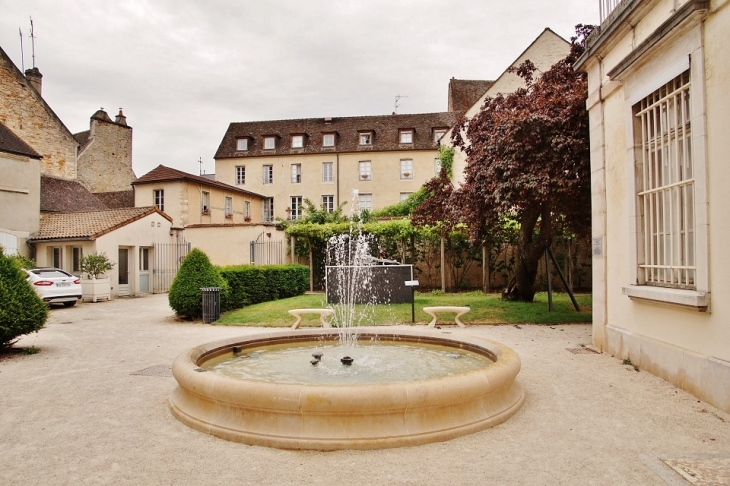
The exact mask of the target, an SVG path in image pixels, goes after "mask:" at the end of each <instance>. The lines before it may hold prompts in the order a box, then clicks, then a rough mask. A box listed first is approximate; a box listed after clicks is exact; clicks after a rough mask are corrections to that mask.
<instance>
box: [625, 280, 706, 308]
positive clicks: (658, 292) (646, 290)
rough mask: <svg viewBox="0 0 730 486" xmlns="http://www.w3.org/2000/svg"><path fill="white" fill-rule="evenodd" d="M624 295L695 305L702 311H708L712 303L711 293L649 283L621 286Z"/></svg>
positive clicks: (689, 305)
mask: <svg viewBox="0 0 730 486" xmlns="http://www.w3.org/2000/svg"><path fill="white" fill-rule="evenodd" d="M621 290H622V292H623V294H624V295H626V296H628V297H630V298H631V299H639V300H651V301H655V302H664V303H667V304H675V305H681V306H685V307H694V308H696V309H697V310H699V311H700V312H705V311H707V308H708V307H709V305H710V293H709V292H699V291H696V290H683V289H669V288H665V287H652V286H649V285H629V286H627V287H622V288H621Z"/></svg>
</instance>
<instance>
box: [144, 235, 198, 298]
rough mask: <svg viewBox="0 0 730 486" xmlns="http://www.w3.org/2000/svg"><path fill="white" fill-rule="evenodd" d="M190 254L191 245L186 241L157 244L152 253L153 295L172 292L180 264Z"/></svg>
mask: <svg viewBox="0 0 730 486" xmlns="http://www.w3.org/2000/svg"><path fill="white" fill-rule="evenodd" d="M189 252H190V243H188V242H186V241H185V240H184V239H182V240H181V241H179V242H177V243H155V244H154V250H153V252H152V293H154V294H160V293H163V292H167V291H168V290H170V285H171V284H172V281H173V279H174V278H175V275H177V271H178V270H180V264H181V263H182V261H183V260H184V259H185V257H186V256H187V255H188V253H189Z"/></svg>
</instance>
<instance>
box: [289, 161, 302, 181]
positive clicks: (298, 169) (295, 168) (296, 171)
mask: <svg viewBox="0 0 730 486" xmlns="http://www.w3.org/2000/svg"><path fill="white" fill-rule="evenodd" d="M291 182H292V184H299V183H300V182H302V164H292V165H291Z"/></svg>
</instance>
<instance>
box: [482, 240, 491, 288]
mask: <svg viewBox="0 0 730 486" xmlns="http://www.w3.org/2000/svg"><path fill="white" fill-rule="evenodd" d="M491 279H492V275H491V272H490V271H489V246H488V245H487V243H483V244H482V292H484V293H485V294H488V293H489V284H490V282H491Z"/></svg>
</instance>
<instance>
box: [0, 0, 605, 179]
mask: <svg viewBox="0 0 730 486" xmlns="http://www.w3.org/2000/svg"><path fill="white" fill-rule="evenodd" d="M0 12H2V15H1V16H0V46H2V48H3V49H4V50H5V52H6V53H7V54H8V55H9V56H10V58H11V59H13V61H14V62H15V63H16V65H17V66H18V67H19V68H20V67H21V50H20V36H19V33H18V28H20V29H21V30H22V32H23V45H24V51H25V56H24V57H25V67H26V69H27V68H30V67H32V65H33V61H32V58H31V43H30V39H29V37H28V35H29V33H30V22H29V18H30V17H32V18H33V24H34V29H35V37H36V40H35V65H36V66H37V67H38V68H39V69H40V71H41V73H42V74H43V96H44V98H45V99H46V101H47V102H48V103H49V105H50V106H51V108H52V109H53V110H54V111H55V112H56V114H58V116H59V117H60V118H61V119H62V120H63V121H64V123H65V124H66V126H67V127H68V128H69V130H71V131H72V132H73V133H76V132H80V131H83V130H88V129H89V117H90V116H91V115H92V114H93V113H94V112H95V111H96V110H98V109H99V108H100V107H103V108H104V109H105V110H106V111H107V112H108V113H109V115H110V116H111V117H112V118H114V115H115V114H116V113H117V110H118V109H119V108H120V107H122V108H123V109H124V114H125V115H126V116H127V123H128V124H129V125H130V126H132V127H134V148H133V159H134V160H133V165H134V170H135V173H136V174H137V176H141V175H143V174H145V173H147V172H148V171H150V170H151V169H153V168H154V167H156V166H157V165H158V164H164V165H167V166H170V167H175V168H177V169H180V170H184V171H188V172H192V173H196V174H197V173H198V171H199V167H200V166H199V164H198V159H199V158H202V160H203V163H204V164H203V169H204V170H205V171H206V172H207V173H212V172H214V170H215V164H214V161H213V155H214V154H215V151H216V149H217V148H218V144H219V143H220V141H221V139H222V138H223V134H224V133H225V130H226V128H227V127H228V124H229V123H230V122H242V121H253V120H273V119H286V118H312V117H324V116H357V115H382V114H389V113H391V112H393V110H394V103H395V96H396V95H398V94H400V95H403V96H407V97H404V98H402V99H401V100H400V106H399V108H398V113H427V112H436V111H446V108H447V92H448V83H449V79H450V78H451V77H452V76H453V77H456V78H457V79H495V78H496V77H497V76H499V75H500V74H501V73H502V71H504V69H505V68H506V67H507V66H509V64H511V63H512V62H513V61H514V59H515V58H516V57H517V56H518V55H519V54H520V53H521V52H522V51H523V50H524V49H525V48H526V47H527V46H528V45H529V44H530V42H532V40H534V38H535V37H537V36H538V35H539V34H540V33H541V32H542V30H543V29H544V28H545V27H550V28H551V29H553V30H554V31H555V32H556V33H557V34H559V35H561V36H563V37H564V38H565V39H569V38H570V36H571V35H572V34H573V33H574V26H575V25H576V24H578V23H593V24H595V23H598V0H549V1H544V0H513V1H455V0H450V1H449V0H447V1H444V0H368V1H360V0H340V1H322V0H301V1H294V0H266V1H264V0H245V1H230V0H206V1H205V2H203V1H193V0H124V1H117V0H65V1H59V0H23V1H18V0H0Z"/></svg>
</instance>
